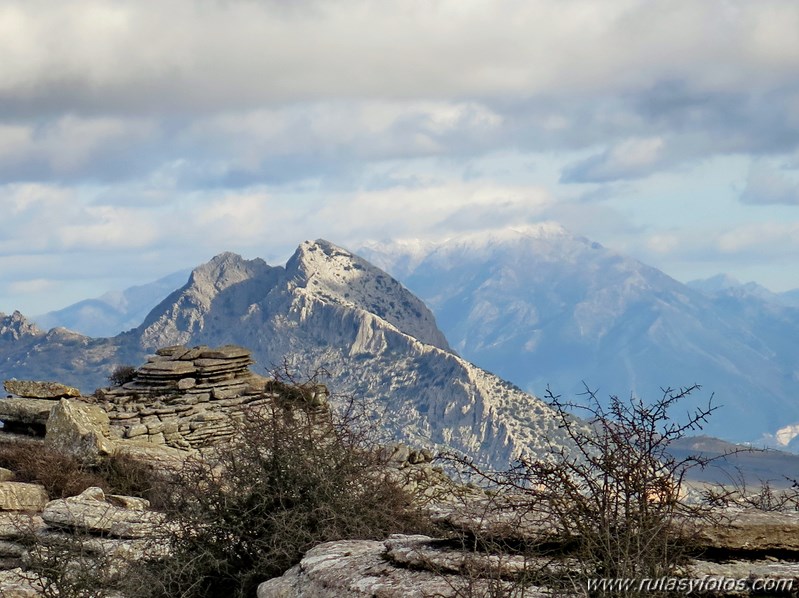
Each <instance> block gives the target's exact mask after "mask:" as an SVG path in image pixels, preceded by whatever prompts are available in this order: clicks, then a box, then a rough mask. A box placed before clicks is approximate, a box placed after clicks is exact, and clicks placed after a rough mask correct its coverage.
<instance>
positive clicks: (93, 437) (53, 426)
mask: <svg viewBox="0 0 799 598" xmlns="http://www.w3.org/2000/svg"><path fill="white" fill-rule="evenodd" d="M44 442H45V444H46V445H47V446H49V447H51V448H53V449H55V450H58V451H61V452H63V453H66V454H69V455H73V456H75V457H78V458H79V459H81V460H84V461H93V460H96V459H97V458H98V457H100V456H103V455H110V454H111V453H113V451H114V442H113V440H112V439H111V432H110V425H109V419H108V414H107V413H106V412H105V411H104V410H103V409H101V408H100V407H99V406H97V405H89V404H87V403H82V402H80V401H69V400H67V399H61V400H60V401H59V402H58V403H57V404H56V405H55V406H54V407H53V408H52V410H51V411H50V416H49V417H48V419H47V433H46V435H45V437H44Z"/></svg>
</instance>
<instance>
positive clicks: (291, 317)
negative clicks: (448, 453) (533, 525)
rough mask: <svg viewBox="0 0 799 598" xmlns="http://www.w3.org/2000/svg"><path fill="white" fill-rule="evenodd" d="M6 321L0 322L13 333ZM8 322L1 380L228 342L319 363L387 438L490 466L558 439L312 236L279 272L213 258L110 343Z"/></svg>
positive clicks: (543, 412) (102, 367)
mask: <svg viewBox="0 0 799 598" xmlns="http://www.w3.org/2000/svg"><path fill="white" fill-rule="evenodd" d="M6 319H8V318H6ZM6 319H4V320H3V322H0V330H3V329H5V328H8V329H9V330H11V329H12V328H13V326H12V322H10V321H9V322H8V323H6V322H5V320H6ZM15 325H16V328H18V329H20V331H21V333H20V334H16V336H17V337H18V338H12V339H10V340H9V341H8V342H0V376H4V377H6V378H8V377H12V376H16V377H34V378H41V377H46V378H54V377H55V378H57V379H60V380H63V381H64V382H66V383H68V384H72V385H77V386H79V387H80V388H82V389H83V390H84V391H88V392H90V391H91V390H92V389H93V388H94V387H97V386H101V385H104V382H105V381H104V377H105V376H106V375H107V374H108V372H109V371H110V369H111V368H112V367H113V365H115V364H119V363H133V364H137V363H140V362H141V361H142V360H143V358H144V356H145V355H146V354H147V353H148V352H152V351H153V350H155V349H156V348H158V347H162V346H167V345H172V344H178V343H182V344H191V345H194V344H208V345H221V344H225V343H235V344H240V345H243V346H246V347H248V348H250V349H251V350H252V351H253V356H254V358H255V359H256V361H257V362H258V363H259V364H260V367H261V368H265V369H269V368H270V367H271V366H272V365H273V364H280V363H281V362H282V360H283V359H284V358H289V359H290V360H291V366H292V367H294V368H296V369H297V370H298V371H299V372H301V373H302V372H313V371H316V370H317V369H324V370H325V371H326V372H328V373H329V375H330V381H329V383H330V386H331V388H332V389H333V390H334V391H339V392H346V393H352V394H353V395H354V396H356V397H361V398H363V399H365V400H367V401H369V402H370V404H371V405H372V409H373V411H372V413H373V416H374V417H376V418H379V419H380V422H381V426H382V427H383V428H384V429H385V430H386V432H387V434H388V435H389V436H391V437H393V438H395V439H400V440H405V441H407V442H410V443H412V444H416V445H429V444H436V445H438V446H442V447H450V448H454V449H457V450H461V451H464V452H466V453H467V454H470V455H472V456H473V457H475V458H477V459H479V460H481V461H483V462H484V463H491V464H495V465H501V464H503V463H504V464H507V463H508V461H509V460H510V459H511V458H512V457H513V456H514V455H515V454H517V453H518V452H519V451H522V450H536V449H537V448H541V447H542V446H544V444H545V443H547V442H555V443H557V442H558V440H559V439H561V440H562V432H561V431H560V430H559V429H558V427H557V425H556V422H555V421H554V419H553V417H552V414H551V412H550V411H549V409H548V408H547V407H546V406H545V405H544V404H543V403H542V402H541V401H539V400H538V399H536V398H535V397H532V396H530V395H527V394H525V393H523V392H521V391H520V390H519V389H518V388H516V387H514V386H513V385H511V384H509V383H507V382H504V381H503V380H501V379H499V378H497V377H496V376H493V375H492V374H489V373H487V372H485V371H483V370H481V369H480V368H477V367H475V366H474V365H472V364H470V363H468V362H466V361H465V360H463V359H461V358H460V357H458V356H457V355H455V354H453V353H452V352H451V351H450V350H449V347H448V344H447V341H446V338H445V337H444V335H443V334H442V333H441V332H440V330H438V328H437V326H436V323H435V318H434V317H433V315H432V313H431V312H430V310H429V309H428V308H427V307H426V306H425V305H424V303H422V302H421V301H420V300H419V299H418V298H416V297H415V296H413V295H412V294H411V293H410V292H409V291H408V290H407V289H406V288H405V287H403V286H402V285H401V284H400V283H399V282H397V281H396V280H395V279H393V278H392V277H390V276H389V275H388V274H386V273H385V272H383V271H381V270H379V269H378V268H376V267H374V266H372V265H371V264H369V263H368V262H366V261H365V260H363V259H361V258H359V257H357V256H355V255H353V254H352V253H350V252H348V251H346V250H344V249H342V248H340V247H337V246H335V245H333V244H332V243H329V242H327V241H323V240H319V241H316V242H306V243H303V244H302V245H300V247H299V248H298V249H297V251H296V253H295V254H294V255H293V256H292V258H291V259H290V260H289V261H288V262H287V264H286V266H285V267H283V266H270V265H268V264H266V262H264V261H263V260H260V259H255V260H244V259H243V258H241V257H240V256H238V255H235V254H232V253H225V254H221V255H219V256H217V257H215V258H214V259H212V260H211V261H210V262H208V263H207V264H204V265H202V266H200V267H198V268H196V269H195V270H194V271H193V272H192V274H191V276H190V277H189V280H188V282H187V283H186V284H185V285H184V286H183V287H181V288H180V289H178V290H176V291H174V292H173V293H172V294H170V295H169V296H168V297H167V298H166V299H164V300H163V301H162V302H161V303H160V304H159V305H158V306H156V307H155V308H154V309H153V310H152V311H151V312H150V314H148V316H147V317H146V318H145V320H144V322H143V323H142V324H141V325H140V326H138V327H137V328H135V329H133V330H130V331H128V332H125V333H122V334H120V335H118V336H116V337H113V338H108V339H92V338H88V337H85V336H81V335H78V334H76V333H72V332H69V331H66V330H64V329H54V330H51V331H50V332H48V333H44V332H42V331H41V330H38V329H36V328H35V327H31V328H30V330H28V329H27V328H26V327H25V325H24V324H23V320H22V319H21V316H18V317H17V320H16V321H15ZM3 326H5V328H2V327H3ZM16 328H14V330H16ZM0 338H2V337H1V336H0Z"/></svg>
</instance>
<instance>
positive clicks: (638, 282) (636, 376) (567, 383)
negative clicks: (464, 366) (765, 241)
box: [359, 223, 799, 441]
mask: <svg viewBox="0 0 799 598" xmlns="http://www.w3.org/2000/svg"><path fill="white" fill-rule="evenodd" d="M359 252H360V253H361V254H362V255H364V256H365V257H366V258H367V259H369V260H370V261H372V262H373V263H375V264H377V265H378V266H380V267H382V268H384V269H385V270H386V271H388V272H390V273H391V274H393V275H394V276H396V277H397V278H398V279H399V280H401V281H402V282H403V283H404V284H405V285H406V286H407V287H408V288H409V289H410V290H412V291H413V292H414V293H415V294H417V295H418V296H419V297H420V298H422V299H423V300H424V301H425V302H426V303H427V304H428V305H429V306H430V307H431V309H432V310H433V312H434V313H435V314H436V319H437V321H438V323H439V325H440V327H441V329H442V331H443V332H444V334H445V335H446V336H447V338H448V339H449V341H450V343H451V344H452V347H453V348H454V349H455V350H456V351H458V353H459V354H461V355H463V356H464V357H465V358H466V359H469V360H470V361H473V362H474V363H478V364H480V365H481V366H482V367H485V368H486V369H488V370H490V371H492V372H494V373H496V374H497V375H499V376H501V377H502V378H504V379H507V380H510V381H512V382H514V383H515V384H518V385H519V386H521V387H522V388H524V389H525V390H527V391H528V392H533V393H541V392H542V391H543V389H544V388H545V387H546V386H547V385H551V387H552V388H553V390H555V391H556V392H560V393H564V394H567V395H569V396H573V395H574V394H575V393H578V392H580V391H582V390H583V386H582V381H585V382H586V383H587V384H588V385H589V387H591V388H592V389H598V390H599V394H600V396H601V395H605V396H607V395H608V394H619V395H625V394H628V393H630V392H631V391H632V392H634V393H636V394H638V395H639V396H643V397H644V398H654V397H655V396H657V395H659V394H660V393H661V387H666V386H687V385H690V384H693V383H695V382H696V383H700V384H702V385H703V389H704V391H705V393H706V396H707V395H709V394H710V393H711V392H715V395H716V400H717V402H718V403H719V404H722V405H723V408H722V409H721V410H719V411H718V412H717V413H716V414H715V415H714V416H713V418H712V419H711V421H710V423H709V426H708V428H707V431H708V433H711V434H714V435H716V436H720V437H723V438H726V439H729V440H735V441H748V440H756V439H758V438H760V437H761V435H762V434H764V433H767V432H773V431H775V430H777V429H778V428H781V427H783V426H785V425H786V424H789V423H793V422H797V421H799V401H797V398H798V397H799V344H798V343H797V342H796V340H795V339H796V338H799V310H797V309H796V308H793V307H790V306H787V305H783V304H780V303H775V302H769V301H766V300H765V299H764V298H763V297H762V296H757V295H753V294H752V293H746V292H745V293H736V292H732V293H730V292H727V291H724V292H722V293H721V294H718V293H708V292H702V291H699V290H697V289H695V288H691V287H690V286H687V285H684V284H681V283H680V282H678V281H676V280H674V279H673V278H671V277H669V276H667V275H666V274H664V273H663V272H661V271H659V270H657V269H655V268H652V267H649V266H646V265H645V264H642V263H640V262H638V261H636V260H633V259H631V258H628V257H626V256H623V255H621V254H618V253H616V252H613V251H611V250H608V249H606V248H604V247H602V246H601V245H599V244H598V243H593V242H591V241H590V240H588V239H585V238H581V237H577V236H574V235H572V234H571V233H569V232H568V231H567V230H565V229H563V228H562V227H560V226H559V225H557V224H552V223H544V224H540V225H533V226H525V227H518V228H515V229H506V230H501V231H495V232H491V233H488V234H486V233H477V234H467V235H461V236H458V237H455V238H452V239H450V240H447V241H443V242H440V243H421V242H416V241H412V240H411V241H400V242H387V243H371V244H368V245H367V246H365V247H363V248H361V249H360V250H359Z"/></svg>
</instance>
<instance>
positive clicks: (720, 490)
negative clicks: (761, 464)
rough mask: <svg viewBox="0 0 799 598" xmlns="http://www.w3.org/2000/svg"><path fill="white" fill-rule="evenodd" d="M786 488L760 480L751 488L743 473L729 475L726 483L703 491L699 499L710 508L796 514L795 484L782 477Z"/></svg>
mask: <svg viewBox="0 0 799 598" xmlns="http://www.w3.org/2000/svg"><path fill="white" fill-rule="evenodd" d="M784 482H785V483H790V486H789V487H785V484H784V483H783V485H777V484H776V483H775V482H774V481H772V480H768V479H765V480H763V479H761V480H759V481H758V483H757V484H755V485H754V486H753V485H752V484H751V483H748V482H747V480H746V476H745V475H744V473H743V472H740V471H739V472H738V475H737V476H731V477H730V481H729V482H728V483H720V484H716V485H713V486H710V487H708V488H706V489H705V490H704V491H703V493H702V498H703V500H704V501H705V502H706V503H707V504H709V505H711V506H714V507H722V508H724V507H744V508H751V509H756V510H758V511H765V512H786V511H799V481H797V480H795V479H793V478H788V477H786V478H785V480H784Z"/></svg>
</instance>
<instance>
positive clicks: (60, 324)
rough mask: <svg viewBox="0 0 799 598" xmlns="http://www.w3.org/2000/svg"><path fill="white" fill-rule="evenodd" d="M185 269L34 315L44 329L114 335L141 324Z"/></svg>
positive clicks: (175, 285)
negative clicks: (148, 281) (142, 283)
mask: <svg viewBox="0 0 799 598" xmlns="http://www.w3.org/2000/svg"><path fill="white" fill-rule="evenodd" d="M189 272H190V271H189V270H180V271H178V272H173V273H172V274H168V275H167V276H164V277H162V278H159V279H158V280H156V281H154V282H151V283H149V284H144V285H138V286H134V287H129V288H127V289H125V290H124V291H109V292H107V293H105V294H103V295H101V296H100V297H95V298H93V299H84V300H83V301H79V302H77V303H74V304H72V305H68V306H67V307H64V308H62V309H59V310H56V311H51V312H48V313H46V314H41V315H38V316H34V317H33V320H34V321H35V322H36V324H37V325H38V326H40V327H41V328H44V329H48V330H49V329H51V328H68V329H69V330H72V331H74V332H78V333H80V334H85V335H86V336H95V337H98V336H103V337H105V336H114V335H116V334H119V333H120V332H122V331H124V330H130V329H131V328H135V327H136V326H138V325H139V324H141V322H142V320H143V319H144V318H145V316H146V315H147V314H148V313H149V312H150V310H151V309H152V308H153V306H154V305H156V304H157V303H158V302H159V301H161V300H162V299H163V298H164V297H166V296H167V295H169V294H170V293H171V292H172V291H174V290H175V289H176V288H178V287H180V286H181V285H183V284H185V282H186V279H187V278H188V276H189Z"/></svg>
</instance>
